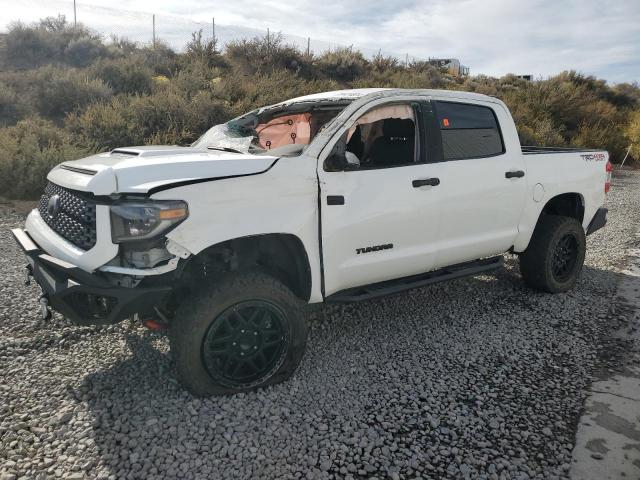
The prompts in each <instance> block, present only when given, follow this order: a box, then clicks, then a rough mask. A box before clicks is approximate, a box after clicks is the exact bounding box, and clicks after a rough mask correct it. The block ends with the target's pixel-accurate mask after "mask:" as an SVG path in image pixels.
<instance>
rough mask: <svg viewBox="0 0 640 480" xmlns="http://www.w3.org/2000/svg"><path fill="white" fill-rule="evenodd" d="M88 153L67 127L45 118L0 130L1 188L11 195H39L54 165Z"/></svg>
mask: <svg viewBox="0 0 640 480" xmlns="http://www.w3.org/2000/svg"><path fill="white" fill-rule="evenodd" d="M86 154H87V151H86V150H84V149H81V148H78V147H75V146H74V145H72V144H71V141H70V138H69V136H68V134H67V133H66V132H65V131H64V130H62V129H60V128H57V127H55V126H54V125H53V124H52V123H50V122H47V121H44V120H40V119H28V120H22V121H20V122H18V123H17V124H16V125H15V126H12V127H8V128H3V129H0V191H2V193H3V195H5V196H7V197H8V198H15V199H35V198H38V197H39V196H40V194H41V193H42V189H43V187H44V185H45V183H46V176H47V173H49V171H50V170H51V169H52V168H53V167H54V166H56V165H57V164H59V163H61V162H63V161H65V160H72V159H76V158H79V157H82V156H85V155H86Z"/></svg>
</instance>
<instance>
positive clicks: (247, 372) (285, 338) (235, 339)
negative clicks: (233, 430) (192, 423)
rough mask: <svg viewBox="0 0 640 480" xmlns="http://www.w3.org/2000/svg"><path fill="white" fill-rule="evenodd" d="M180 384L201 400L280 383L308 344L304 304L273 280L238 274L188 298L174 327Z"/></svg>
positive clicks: (173, 349) (173, 345)
mask: <svg viewBox="0 0 640 480" xmlns="http://www.w3.org/2000/svg"><path fill="white" fill-rule="evenodd" d="M169 335H170V341H171V352H172V356H173V358H174V361H175V363H176V370H177V375H178V380H179V381H180V383H182V385H183V386H184V387H185V388H186V389H187V390H188V391H189V392H191V393H192V394H194V395H196V396H200V397H206V396H210V395H225V394H234V393H240V392H246V391H250V390H255V389H257V388H261V387H264V386H267V385H273V384H276V383H280V382H282V381H283V380H286V379H287V378H289V377H290V376H291V375H292V374H293V372H294V371H295V370H296V368H297V367H298V364H299V363H300V360H301V359H302V356H303V354H304V350H305V345H306V340H307V325H306V322H305V309H304V303H303V302H302V301H301V300H300V299H298V298H297V297H296V296H295V295H294V294H293V293H292V292H291V290H289V289H288V288H287V287H286V286H285V285H283V284H282V283H280V282H279V281H278V280H276V279H275V278H273V277H271V276H269V275H267V274H265V273H262V272H259V271H247V272H234V273H230V274H228V275H226V276H225V277H223V278H222V279H221V280H220V282H218V283H216V284H214V285H207V286H204V287H201V288H200V289H198V290H196V291H194V292H193V293H192V294H190V295H189V296H188V297H187V298H186V299H185V300H184V301H183V302H182V304H181V305H180V307H178V309H177V311H176V315H175V318H174V320H173V321H172V322H171V327H170V333H169Z"/></svg>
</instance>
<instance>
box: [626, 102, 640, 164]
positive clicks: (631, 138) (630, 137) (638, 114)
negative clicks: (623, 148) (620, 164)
mask: <svg viewBox="0 0 640 480" xmlns="http://www.w3.org/2000/svg"><path fill="white" fill-rule="evenodd" d="M625 138H626V140H627V143H628V144H629V145H630V146H631V152H630V154H631V155H632V156H633V158H634V159H635V160H636V162H640V110H636V111H635V112H633V113H632V114H631V115H630V120H629V125H628V126H627V128H626V130H625Z"/></svg>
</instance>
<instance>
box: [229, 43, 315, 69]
mask: <svg viewBox="0 0 640 480" xmlns="http://www.w3.org/2000/svg"><path fill="white" fill-rule="evenodd" d="M225 56H226V57H227V58H228V59H229V61H230V62H231V63H232V64H233V65H234V66H235V68H236V70H238V71H240V72H242V73H243V74H245V75H254V74H263V75H264V74H269V73H272V72H274V71H278V70H288V71H290V72H296V73H299V74H300V75H302V76H305V77H308V76H312V75H313V74H314V73H315V70H314V68H313V65H312V64H311V62H310V58H309V57H307V56H306V55H303V54H302V53H301V52H300V51H299V50H298V49H297V48H296V47H294V46H292V45H286V44H285V43H284V39H283V37H282V35H281V34H279V33H277V34H274V35H268V36H267V35H265V36H264V37H255V38H252V39H251V40H246V39H245V40H236V41H232V42H229V43H228V44H227V47H226V54H225Z"/></svg>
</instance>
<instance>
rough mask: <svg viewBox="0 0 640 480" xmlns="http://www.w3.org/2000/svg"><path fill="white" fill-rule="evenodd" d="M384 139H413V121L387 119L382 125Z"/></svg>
mask: <svg viewBox="0 0 640 480" xmlns="http://www.w3.org/2000/svg"><path fill="white" fill-rule="evenodd" d="M382 134H383V135H384V136H385V137H405V138H406V137H413V135H414V127H413V121H412V120H410V119H408V118H403V119H400V118H387V119H386V120H385V121H384V123H383V124H382Z"/></svg>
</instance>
